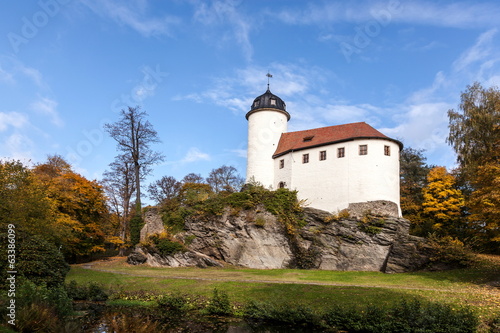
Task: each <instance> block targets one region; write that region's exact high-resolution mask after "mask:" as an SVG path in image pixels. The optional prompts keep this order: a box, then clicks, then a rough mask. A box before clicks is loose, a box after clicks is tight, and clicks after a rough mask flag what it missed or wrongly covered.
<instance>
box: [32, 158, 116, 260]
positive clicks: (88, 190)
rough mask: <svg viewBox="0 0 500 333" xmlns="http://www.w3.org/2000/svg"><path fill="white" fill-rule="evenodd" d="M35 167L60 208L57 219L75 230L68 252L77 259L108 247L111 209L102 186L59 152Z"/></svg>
mask: <svg viewBox="0 0 500 333" xmlns="http://www.w3.org/2000/svg"><path fill="white" fill-rule="evenodd" d="M33 171H34V174H35V175H36V177H37V178H38V179H39V180H40V182H41V183H43V185H44V186H45V191H46V193H47V195H48V197H49V198H50V200H52V202H53V205H54V207H56V209H57V214H56V221H55V223H57V224H59V225H60V226H64V227H66V228H68V227H69V229H70V230H71V232H70V233H68V235H67V236H66V237H65V243H64V244H63V252H64V253H65V254H66V256H68V257H70V258H72V259H73V260H74V259H76V257H77V256H85V255H89V254H91V253H94V252H101V251H104V241H105V232H104V230H105V227H106V224H108V223H109V212H108V209H107V205H106V197H105V195H104V190H103V188H102V186H101V185H99V184H98V183H97V182H96V181H90V180H88V179H86V178H85V177H83V176H81V175H79V174H77V173H75V172H73V171H72V170H71V166H70V165H69V164H68V163H67V162H66V161H65V160H64V159H63V158H62V157H60V156H57V155H56V156H49V158H48V160H47V162H46V163H44V164H39V165H37V166H35V168H34V170H33Z"/></svg>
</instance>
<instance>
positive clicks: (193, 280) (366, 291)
mask: <svg viewBox="0 0 500 333" xmlns="http://www.w3.org/2000/svg"><path fill="white" fill-rule="evenodd" d="M71 280H75V281H76V282H77V283H78V284H85V283H90V282H97V283H98V284H100V285H101V286H102V287H103V288H104V289H105V290H107V291H108V292H109V293H110V294H111V295H115V296H114V297H113V296H112V297H111V300H109V301H108V302H110V303H113V302H115V303H119V304H126V303H127V302H129V304H130V305H134V304H142V305H145V304H146V305H147V304H148V303H149V302H148V300H149V301H150V300H151V299H154V297H155V295H162V294H163V295H164V294H181V295H185V296H188V297H193V299H201V300H203V299H208V298H209V297H210V296H211V295H212V292H213V290H214V288H217V289H218V290H221V291H223V292H225V293H226V294H227V295H228V296H229V299H230V301H231V303H232V304H234V306H235V307H236V308H238V307H240V306H243V305H245V304H248V303H249V302H251V301H259V302H274V303H281V304H295V305H296V304H301V305H304V306H308V307H310V308H313V309H318V310H321V309H322V308H324V307H327V306H329V305H332V304H337V305H340V306H354V307H365V306H367V305H379V306H386V305H387V306H391V305H394V304H395V303H397V302H400V301H401V300H402V299H419V300H422V301H432V302H439V303H447V304H450V305H452V306H456V307H461V306H469V307H471V308H472V309H473V310H474V311H475V312H476V313H477V314H478V315H479V317H480V318H481V320H482V321H485V320H489V319H491V318H494V317H498V316H500V289H499V283H500V259H499V258H498V257H495V256H481V257H480V261H479V263H477V264H476V265H475V266H474V267H471V268H468V269H457V270H450V271H440V272H425V271H423V272H412V273H400V274H384V273H380V272H343V271H342V272H340V271H319V270H294V269H271V270H259V269H248V268H236V267H225V268H205V269H202V268H156V267H149V266H144V265H139V266H131V265H128V264H127V263H126V262H125V258H116V257H115V258H111V259H109V260H104V261H98V262H93V263H90V264H81V265H73V266H72V267H71V271H70V272H69V274H68V276H67V281H68V282H69V281H71ZM117 295H118V296H117Z"/></svg>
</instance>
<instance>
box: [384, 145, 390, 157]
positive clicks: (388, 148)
mask: <svg viewBox="0 0 500 333" xmlns="http://www.w3.org/2000/svg"><path fill="white" fill-rule="evenodd" d="M384 155H385V156H391V147H390V146H384Z"/></svg>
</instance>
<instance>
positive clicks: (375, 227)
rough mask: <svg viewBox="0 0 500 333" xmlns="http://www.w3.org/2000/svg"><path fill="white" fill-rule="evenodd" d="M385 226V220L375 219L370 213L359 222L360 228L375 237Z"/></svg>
mask: <svg viewBox="0 0 500 333" xmlns="http://www.w3.org/2000/svg"><path fill="white" fill-rule="evenodd" d="M384 225H385V220H384V219H383V218H374V217H373V216H371V215H370V213H369V212H367V213H365V214H364V216H363V217H362V218H361V221H359V222H358V228H359V229H360V230H361V231H362V232H364V233H367V234H369V235H372V236H375V235H376V234H379V233H380V232H381V231H382V227H383V226H384Z"/></svg>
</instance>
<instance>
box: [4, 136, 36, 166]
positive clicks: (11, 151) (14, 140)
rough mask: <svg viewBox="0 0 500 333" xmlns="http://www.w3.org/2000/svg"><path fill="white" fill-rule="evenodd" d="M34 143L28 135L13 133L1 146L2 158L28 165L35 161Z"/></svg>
mask: <svg viewBox="0 0 500 333" xmlns="http://www.w3.org/2000/svg"><path fill="white" fill-rule="evenodd" d="M34 147H35V145H34V143H33V141H32V140H31V139H30V138H29V137H28V136H26V135H23V134H21V133H13V134H11V135H9V136H8V137H6V138H5V139H4V142H3V144H1V145H0V151H1V155H5V156H0V158H4V157H6V158H9V159H14V160H21V161H22V162H23V163H28V162H29V161H30V160H33V153H32V152H33V151H34Z"/></svg>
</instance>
